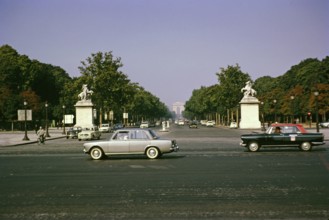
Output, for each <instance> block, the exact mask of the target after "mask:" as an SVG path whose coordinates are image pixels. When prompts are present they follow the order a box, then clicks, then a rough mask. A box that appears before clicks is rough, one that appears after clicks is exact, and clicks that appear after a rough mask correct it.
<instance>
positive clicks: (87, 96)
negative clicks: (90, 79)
mask: <svg viewBox="0 0 329 220" xmlns="http://www.w3.org/2000/svg"><path fill="white" fill-rule="evenodd" d="M93 93H94V92H93V91H92V90H89V89H88V87H87V84H84V85H83V86H82V92H81V93H80V94H79V95H78V98H79V99H80V100H81V101H86V100H89V99H90V96H91V95H92V94H93Z"/></svg>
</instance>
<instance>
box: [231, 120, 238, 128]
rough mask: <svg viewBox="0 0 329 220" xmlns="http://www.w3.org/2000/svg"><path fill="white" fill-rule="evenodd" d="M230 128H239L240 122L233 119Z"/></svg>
mask: <svg viewBox="0 0 329 220" xmlns="http://www.w3.org/2000/svg"><path fill="white" fill-rule="evenodd" d="M230 128H238V123H236V122H235V121H232V122H231V123H230Z"/></svg>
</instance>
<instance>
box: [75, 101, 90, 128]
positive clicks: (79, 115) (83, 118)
mask: <svg viewBox="0 0 329 220" xmlns="http://www.w3.org/2000/svg"><path fill="white" fill-rule="evenodd" d="M74 106H75V113H76V124H75V126H80V127H92V126H93V125H94V118H93V106H94V105H93V103H92V102H91V100H85V101H78V102H77V103H76V104H75V105H74Z"/></svg>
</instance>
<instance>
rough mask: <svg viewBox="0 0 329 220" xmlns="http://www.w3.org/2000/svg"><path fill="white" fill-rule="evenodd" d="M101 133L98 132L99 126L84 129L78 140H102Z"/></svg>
mask: <svg viewBox="0 0 329 220" xmlns="http://www.w3.org/2000/svg"><path fill="white" fill-rule="evenodd" d="M100 137H101V132H100V131H99V130H98V127H97V126H92V127H85V128H82V131H81V132H80V133H79V134H78V140H79V141H81V140H92V139H98V140H99V139H100Z"/></svg>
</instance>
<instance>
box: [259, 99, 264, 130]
mask: <svg viewBox="0 0 329 220" xmlns="http://www.w3.org/2000/svg"><path fill="white" fill-rule="evenodd" d="M260 104H261V118H262V131H265V116H264V113H265V111H264V102H260Z"/></svg>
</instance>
